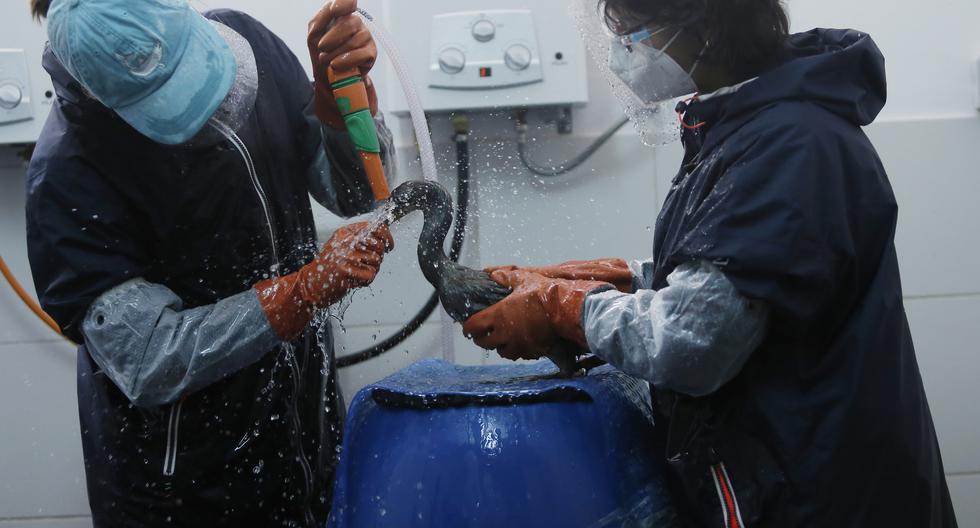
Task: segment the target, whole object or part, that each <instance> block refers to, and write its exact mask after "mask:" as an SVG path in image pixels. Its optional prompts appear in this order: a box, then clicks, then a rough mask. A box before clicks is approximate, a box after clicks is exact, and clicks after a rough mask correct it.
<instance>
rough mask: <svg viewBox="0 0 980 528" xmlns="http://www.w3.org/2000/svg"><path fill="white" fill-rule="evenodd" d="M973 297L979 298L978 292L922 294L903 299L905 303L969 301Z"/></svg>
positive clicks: (979, 293)
mask: <svg viewBox="0 0 980 528" xmlns="http://www.w3.org/2000/svg"><path fill="white" fill-rule="evenodd" d="M973 297H980V292H962V293H924V294H916V295H906V296H904V297H903V299H904V300H906V301H932V300H943V299H970V298H973Z"/></svg>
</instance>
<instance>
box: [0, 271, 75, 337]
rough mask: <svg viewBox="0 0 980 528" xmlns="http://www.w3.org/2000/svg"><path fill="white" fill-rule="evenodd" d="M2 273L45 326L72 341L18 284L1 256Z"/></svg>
mask: <svg viewBox="0 0 980 528" xmlns="http://www.w3.org/2000/svg"><path fill="white" fill-rule="evenodd" d="M0 273H2V274H3V277H4V278H5V279H7V282H8V283H10V287H11V288H13V289H14V293H16V294H17V296H18V297H20V300H22V301H24V304H26V305H27V307H28V308H30V310H31V311H32V312H34V315H36V316H38V317H39V318H40V319H41V320H42V321H44V324H46V325H48V327H49V328H51V329H52V330H54V331H55V333H57V334H58V335H60V336H61V337H64V338H65V339H66V340H68V341H69V342H70V341H71V340H70V339H68V338H67V337H65V334H63V333H61V328H59V327H58V323H56V322H54V319H52V318H51V316H50V315H48V314H46V313H45V312H44V310H42V309H41V307H40V306H39V305H38V304H37V301H35V300H34V299H32V298H31V296H30V295H28V293H27V291H26V290H25V289H24V287H23V286H21V285H20V282H18V281H17V279H16V278H15V277H14V274H13V273H11V272H10V268H8V267H7V263H6V262H5V261H4V260H3V257H2V256H0Z"/></svg>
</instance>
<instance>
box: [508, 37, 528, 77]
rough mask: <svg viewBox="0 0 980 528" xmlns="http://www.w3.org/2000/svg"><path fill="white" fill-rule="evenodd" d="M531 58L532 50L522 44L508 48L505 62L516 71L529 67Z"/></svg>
mask: <svg viewBox="0 0 980 528" xmlns="http://www.w3.org/2000/svg"><path fill="white" fill-rule="evenodd" d="M531 60H532V56H531V50H529V49H527V46H522V45H520V44H515V45H513V46H511V47H509V48H507V53H505V54H504V62H506V63H507V67H508V68H510V69H512V70H514V71H521V70H526V69H528V67H530V66H531Z"/></svg>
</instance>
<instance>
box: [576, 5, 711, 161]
mask: <svg viewBox="0 0 980 528" xmlns="http://www.w3.org/2000/svg"><path fill="white" fill-rule="evenodd" d="M603 6H604V0H571V6H570V14H571V17H572V19H573V20H574V21H575V24H576V26H577V27H578V30H579V33H580V34H581V36H582V40H584V41H585V47H586V49H587V50H588V52H589V55H590V57H591V58H592V62H593V69H594V71H595V72H596V73H598V74H599V75H600V76H601V77H602V78H603V79H605V80H606V82H607V83H608V84H609V87H610V90H611V92H612V94H613V96H614V97H615V98H616V100H617V101H619V104H620V106H622V108H623V113H624V114H625V115H626V116H627V117H628V118H629V120H630V122H632V123H633V127H634V128H635V129H636V132H637V134H638V135H639V137H640V140H641V141H643V143H644V144H645V145H648V146H651V147H656V146H661V145H666V144H668V143H671V142H674V141H677V140H678V139H680V136H681V126H680V123H679V122H678V121H677V112H676V111H675V110H674V108H675V107H676V106H677V98H679V97H682V96H685V95H687V94H690V93H693V92H696V91H697V87H696V86H695V85H694V81H693V80H692V79H691V73H692V72H693V71H694V69H693V68H692V69H691V71H690V72H688V71H684V69H683V68H681V67H680V66H679V65H678V64H677V62H676V61H674V59H673V58H671V57H670V56H669V55H667V54H666V53H664V50H665V49H667V47H669V46H670V45H671V44H673V43H674V40H676V39H677V38H678V35H679V34H680V31H678V32H677V33H676V34H675V35H674V36H673V38H672V39H671V41H670V42H669V43H668V45H667V46H664V48H663V49H660V50H658V49H656V48H653V47H651V46H649V45H647V44H645V43H644V41H645V40H648V39H649V38H650V37H652V36H654V35H655V33H653V32H645V33H644V32H639V33H635V34H632V35H627V36H626V37H623V36H621V35H619V34H617V33H616V32H615V31H613V30H612V29H611V28H610V27H609V20H607V19H606V16H605V10H604V9H603ZM668 31H669V30H668Z"/></svg>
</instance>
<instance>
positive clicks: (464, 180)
mask: <svg viewBox="0 0 980 528" xmlns="http://www.w3.org/2000/svg"><path fill="white" fill-rule="evenodd" d="M455 139H456V179H457V181H456V221H455V222H454V224H455V225H454V227H453V242H452V246H451V247H450V249H449V258H450V259H451V260H452V261H453V262H459V257H460V255H461V254H462V253H463V241H464V240H466V223H467V220H468V217H469V213H468V205H469V201H470V141H469V135H468V134H467V133H465V132H459V133H457V134H456V138H455ZM437 306H439V293H438V292H433V293H432V295H431V296H430V297H429V300H428V301H426V302H425V305H424V306H422V309H421V310H419V311H418V313H416V314H415V316H414V317H412V318H411V319H410V320H409V321H408V322H407V323H405V326H403V327H402V328H401V329H400V330H398V331H397V332H395V333H394V334H393V335H392V336H391V337H388V338H387V339H385V340H383V341H381V342H380V343H378V344H376V345H374V346H372V347H370V348H366V349H364V350H361V351H358V352H354V353H352V354H347V355H345V356H341V357H338V358H337V366H338V367H339V368H344V367H350V366H352V365H357V364H359V363H364V362H365V361H367V360H369V359H373V358H376V357H378V356H380V355H381V354H384V353H385V352H389V351H390V350H391V349H393V348H395V347H396V346H398V345H400V344H402V343H404V342H405V340H406V339H408V338H409V337H411V335H412V334H414V333H415V332H416V331H417V330H418V329H419V328H420V327H421V326H422V324H424V323H425V321H426V320H427V319H428V318H429V317H430V316H431V315H432V312H434V311H435V309H436V307H437Z"/></svg>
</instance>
